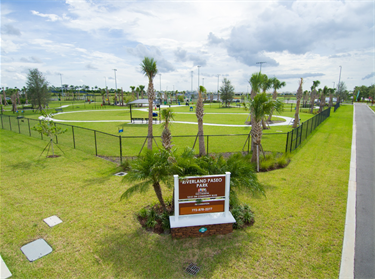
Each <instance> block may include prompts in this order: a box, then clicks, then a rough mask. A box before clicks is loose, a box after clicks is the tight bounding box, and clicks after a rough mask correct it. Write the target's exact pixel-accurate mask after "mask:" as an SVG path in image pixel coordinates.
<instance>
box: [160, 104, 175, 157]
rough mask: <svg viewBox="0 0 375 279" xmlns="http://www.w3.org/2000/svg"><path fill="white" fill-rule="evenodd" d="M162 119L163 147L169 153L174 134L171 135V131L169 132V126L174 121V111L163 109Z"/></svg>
mask: <svg viewBox="0 0 375 279" xmlns="http://www.w3.org/2000/svg"><path fill="white" fill-rule="evenodd" d="M161 119H162V120H163V124H162V127H163V128H164V129H163V132H162V134H161V140H162V144H163V147H164V148H165V149H166V150H167V151H171V148H172V134H171V131H170V130H169V124H170V122H171V120H174V114H173V112H172V110H171V109H170V108H167V109H163V110H162V111H161Z"/></svg>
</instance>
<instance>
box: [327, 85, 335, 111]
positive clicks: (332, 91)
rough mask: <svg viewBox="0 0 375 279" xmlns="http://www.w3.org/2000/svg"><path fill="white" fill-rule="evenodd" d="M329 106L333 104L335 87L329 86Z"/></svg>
mask: <svg viewBox="0 0 375 279" xmlns="http://www.w3.org/2000/svg"><path fill="white" fill-rule="evenodd" d="M328 91H329V107H332V106H333V95H334V94H335V91H336V88H329V89H328Z"/></svg>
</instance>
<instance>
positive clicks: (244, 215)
mask: <svg viewBox="0 0 375 279" xmlns="http://www.w3.org/2000/svg"><path fill="white" fill-rule="evenodd" d="M231 212H232V215H233V217H234V219H235V220H236V223H234V224H233V228H234V229H242V228H244V227H248V226H251V225H253V224H254V223H255V220H254V213H253V212H252V211H251V209H250V206H249V205H247V204H244V205H238V206H235V207H233V208H232V210H231Z"/></svg>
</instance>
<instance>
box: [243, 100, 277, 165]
mask: <svg viewBox="0 0 375 279" xmlns="http://www.w3.org/2000/svg"><path fill="white" fill-rule="evenodd" d="M249 106H250V110H251V111H252V115H253V119H252V122H253V124H252V126H251V139H252V145H254V147H256V148H255V149H254V150H253V155H252V157H251V161H252V162H257V161H258V152H257V150H258V149H257V148H261V141H262V133H263V132H262V126H261V122H262V119H264V116H265V115H267V114H269V113H270V111H271V110H272V109H274V110H276V111H277V112H281V111H282V110H283V104H282V103H281V102H280V100H276V101H274V100H272V99H271V98H268V97H267V94H266V93H262V94H258V95H256V96H255V97H254V99H253V100H250V103H249Z"/></svg>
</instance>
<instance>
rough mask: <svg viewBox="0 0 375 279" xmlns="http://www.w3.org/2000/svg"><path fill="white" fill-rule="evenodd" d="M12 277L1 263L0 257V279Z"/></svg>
mask: <svg viewBox="0 0 375 279" xmlns="http://www.w3.org/2000/svg"><path fill="white" fill-rule="evenodd" d="M10 276H12V273H11V272H10V271H9V268H8V267H7V265H6V264H5V262H4V261H3V258H2V257H1V256H0V278H1V279H6V278H9V277H10Z"/></svg>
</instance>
